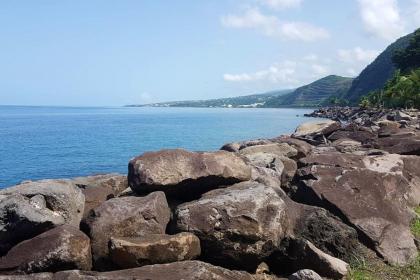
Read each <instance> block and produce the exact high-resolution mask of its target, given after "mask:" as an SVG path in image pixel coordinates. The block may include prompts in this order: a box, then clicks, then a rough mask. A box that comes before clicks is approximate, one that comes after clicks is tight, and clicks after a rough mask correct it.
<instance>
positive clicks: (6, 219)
mask: <svg viewBox="0 0 420 280" xmlns="http://www.w3.org/2000/svg"><path fill="white" fill-rule="evenodd" d="M64 223H65V221H64V218H63V217H62V216H61V215H59V214H57V213H56V212H54V211H52V210H51V209H48V208H47V207H46V205H45V204H44V202H43V197H42V199H41V198H40V197H39V196H34V197H32V198H31V199H29V198H27V197H25V196H22V195H20V194H12V195H7V196H2V198H0V255H3V254H5V253H6V252H7V251H8V250H9V249H10V248H12V247H13V246H14V245H16V244H17V243H19V242H21V241H23V240H26V239H29V238H32V237H34V236H36V235H38V234H40V233H42V232H44V231H46V230H49V229H51V228H53V227H54V226H58V225H62V224H64Z"/></svg>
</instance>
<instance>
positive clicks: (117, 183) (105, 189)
mask: <svg viewBox="0 0 420 280" xmlns="http://www.w3.org/2000/svg"><path fill="white" fill-rule="evenodd" d="M72 182H73V183H75V184H76V186H77V187H79V188H80V189H81V190H82V193H83V194H84V195H85V208H84V211H83V217H86V216H87V215H88V214H89V211H90V210H92V209H93V208H96V207H98V206H99V205H100V204H101V203H102V202H104V201H106V200H108V199H110V198H114V197H117V196H118V195H119V194H120V193H122V192H123V191H124V190H125V189H127V188H128V182H127V176H124V175H120V174H104V175H94V176H86V177H76V178H73V179H72Z"/></svg>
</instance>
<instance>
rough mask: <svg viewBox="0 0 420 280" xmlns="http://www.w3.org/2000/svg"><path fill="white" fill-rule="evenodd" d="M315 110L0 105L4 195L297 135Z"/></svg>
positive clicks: (0, 179) (0, 169) (0, 177)
mask: <svg viewBox="0 0 420 280" xmlns="http://www.w3.org/2000/svg"><path fill="white" fill-rule="evenodd" d="M310 111H311V110H310V109H213V108H209V109H195V108H66V107H20V106H0V188H2V187H6V186H11V185H13V184H16V183H18V182H20V181H22V180H29V179H44V178H63V177H75V176H83V175H91V174H98V173H106V172H120V173H126V172H127V164H128V161H129V159H130V158H132V157H133V156H136V155H139V154H141V153H143V152H145V151H149V150H159V149H163V148H178V147H180V148H185V149H188V150H195V151H199V150H217V149H219V148H220V147H221V146H222V145H223V144H224V143H227V142H232V141H239V140H247V139H255V138H263V137H274V136H278V135H281V134H286V133H291V132H292V131H293V130H294V129H295V128H296V126H297V125H298V124H299V123H302V122H305V121H310V119H308V118H305V117H303V114H304V113H307V112H310Z"/></svg>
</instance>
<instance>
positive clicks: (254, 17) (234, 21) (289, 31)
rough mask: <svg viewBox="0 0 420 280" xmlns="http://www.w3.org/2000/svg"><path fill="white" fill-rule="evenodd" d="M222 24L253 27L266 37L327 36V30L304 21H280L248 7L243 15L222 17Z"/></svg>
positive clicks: (289, 38)
mask: <svg viewBox="0 0 420 280" xmlns="http://www.w3.org/2000/svg"><path fill="white" fill-rule="evenodd" d="M221 21H222V24H223V25H224V26H226V27H230V28H242V29H245V28H247V29H255V30H258V31H259V32H261V33H262V34H264V35H265V36H268V37H274V38H280V39H283V40H300V41H314V40H318V39H325V38H328V37H329V33H328V31H327V30H325V29H324V28H321V27H317V26H313V25H311V24H309V23H305V22H282V21H280V20H279V19H278V18H277V17H275V16H270V15H264V14H262V13H261V12H260V11H259V10H258V9H256V8H253V9H248V10H246V11H245V13H244V14H243V15H227V16H224V17H222V19H221Z"/></svg>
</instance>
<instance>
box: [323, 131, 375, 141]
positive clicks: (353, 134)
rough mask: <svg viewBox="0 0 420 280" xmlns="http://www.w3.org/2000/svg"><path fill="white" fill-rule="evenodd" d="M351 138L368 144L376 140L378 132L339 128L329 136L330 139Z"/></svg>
mask: <svg viewBox="0 0 420 280" xmlns="http://www.w3.org/2000/svg"><path fill="white" fill-rule="evenodd" d="M343 138H344V139H351V140H354V141H357V142H360V143H362V144H368V143H371V142H373V141H375V140H376V139H377V138H378V136H377V134H376V133H374V132H371V131H363V130H359V129H357V130H350V131H349V130H337V131H335V132H333V133H332V134H331V135H330V136H328V140H330V141H337V140H339V139H343Z"/></svg>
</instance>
